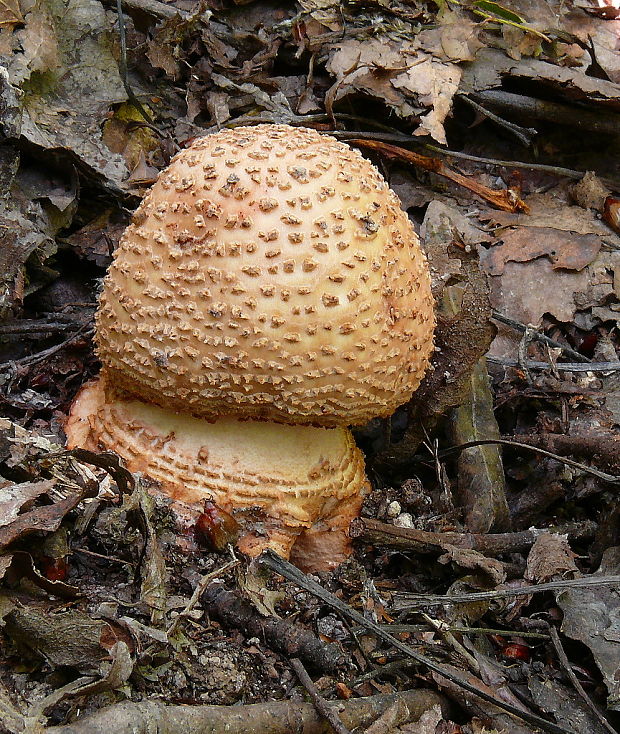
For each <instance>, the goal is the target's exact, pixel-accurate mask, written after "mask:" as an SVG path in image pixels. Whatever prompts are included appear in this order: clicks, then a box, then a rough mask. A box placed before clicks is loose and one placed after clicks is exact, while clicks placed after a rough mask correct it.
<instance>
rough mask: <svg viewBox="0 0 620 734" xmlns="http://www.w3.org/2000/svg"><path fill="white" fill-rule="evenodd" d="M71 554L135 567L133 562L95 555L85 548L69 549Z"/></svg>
mask: <svg viewBox="0 0 620 734" xmlns="http://www.w3.org/2000/svg"><path fill="white" fill-rule="evenodd" d="M71 552H72V553H82V554H83V555H85V556H92V557H93V558H99V559H100V560H102V561H112V562H113V563H120V564H121V565H123V566H135V565H136V564H135V563H134V561H124V560H123V559H122V558H117V557H116V556H104V555H103V553H95V551H91V550H86V548H71Z"/></svg>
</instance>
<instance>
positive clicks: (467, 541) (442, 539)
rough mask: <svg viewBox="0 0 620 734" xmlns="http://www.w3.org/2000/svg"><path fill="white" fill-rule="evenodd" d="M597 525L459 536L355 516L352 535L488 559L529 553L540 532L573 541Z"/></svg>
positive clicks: (408, 547)
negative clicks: (450, 549) (449, 548)
mask: <svg viewBox="0 0 620 734" xmlns="http://www.w3.org/2000/svg"><path fill="white" fill-rule="evenodd" d="M596 528H597V525H596V523H595V522H593V521H591V520H586V521H585V522H578V523H567V524H565V525H559V526H557V527H550V528H541V529H538V528H530V529H528V530H521V531H519V532H514V533H459V532H454V531H451V530H448V531H445V532H432V531H428V530H418V529H417V528H401V527H398V526H397V525H390V524H388V523H384V522H379V520H374V519H372V518H367V517H356V518H355V519H354V520H353V521H352V522H351V525H350V527H349V535H350V536H351V538H354V539H355V540H361V541H363V542H365V543H371V544H372V545H381V546H385V547H387V548H395V549H397V550H409V551H414V552H416V553H426V554H428V553H438V552H440V553H443V552H445V550H446V546H448V545H450V546H456V547H457V548H471V549H472V550H476V551H478V552H480V553H484V554H485V555H488V556H496V555H501V554H503V553H515V552H518V551H523V550H527V549H528V548H531V547H532V545H533V544H534V542H535V540H536V538H537V537H538V536H539V535H540V534H541V533H559V534H560V535H567V536H568V537H569V538H571V539H576V538H584V537H592V536H593V535H594V532H595V531H596Z"/></svg>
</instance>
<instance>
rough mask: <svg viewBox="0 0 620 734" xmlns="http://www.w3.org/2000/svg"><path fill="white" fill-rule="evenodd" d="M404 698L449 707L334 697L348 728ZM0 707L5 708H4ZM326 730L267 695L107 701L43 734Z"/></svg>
mask: <svg viewBox="0 0 620 734" xmlns="http://www.w3.org/2000/svg"><path fill="white" fill-rule="evenodd" d="M399 700H402V701H403V702H404V703H405V705H406V706H407V708H408V709H409V710H410V712H411V718H412V719H414V720H415V718H416V717H417V718H419V717H420V716H421V715H422V714H423V713H424V712H425V711H428V709H431V708H433V706H441V707H442V709H443V710H444V711H447V710H448V706H447V703H446V699H445V698H444V697H443V696H440V695H438V694H437V693H435V692H434V691H430V690H428V689H424V688H418V689H416V690H413V691H399V692H398V693H393V694H389V695H381V696H369V697H367V698H355V699H351V700H349V701H341V702H339V703H330V704H329V705H330V706H333V707H334V708H339V709H342V712H341V716H342V719H343V720H344V721H345V722H346V725H347V726H348V727H349V729H357V728H358V727H360V726H368V725H369V724H370V723H371V722H373V721H376V720H377V719H378V718H379V716H381V714H382V713H383V712H384V711H385V709H387V708H389V707H390V706H393V705H394V703H395V702H397V701H399ZM0 713H4V712H3V710H2V708H0ZM301 731H303V732H304V734H324V732H325V721H324V719H322V718H321V717H320V716H319V715H318V714H317V712H316V709H315V708H314V706H313V705H312V704H311V703H300V702H299V701H268V702H267V703H254V704H245V705H235V706H187V705H166V704H164V703H162V702H161V701H156V700H151V701H139V702H134V701H125V702H123V703H119V704H114V705H112V706H106V707H105V708H103V709H101V710H99V711H96V712H95V713H93V714H90V715H89V716H85V717H83V718H81V719H78V720H77V721H75V722H73V723H71V724H67V725H65V726H50V727H48V728H46V729H44V730H43V734H93V733H94V732H114V734H120V733H121V732H124V733H125V732H131V734H151V733H152V732H185V733H186V734H196V733H197V732H209V734H248V732H252V734H291V732H301Z"/></svg>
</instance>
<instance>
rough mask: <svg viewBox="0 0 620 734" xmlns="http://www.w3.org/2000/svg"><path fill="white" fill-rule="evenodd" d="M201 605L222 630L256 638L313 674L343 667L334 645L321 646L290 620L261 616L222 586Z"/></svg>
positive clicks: (211, 590)
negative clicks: (298, 661) (312, 670)
mask: <svg viewBox="0 0 620 734" xmlns="http://www.w3.org/2000/svg"><path fill="white" fill-rule="evenodd" d="M202 605H203V607H205V609H206V610H207V611H208V612H209V614H210V615H211V616H213V617H215V618H216V619H218V620H219V621H220V622H221V623H222V624H223V625H224V626H226V627H234V628H237V629H241V630H243V631H244V632H246V634H247V635H248V636H250V637H258V638H259V639H261V640H263V641H264V642H265V643H266V644H267V645H269V646H270V647H271V648H273V649H274V650H276V651H277V652H280V653H282V654H283V655H286V656H287V657H288V658H291V657H296V658H302V659H303V660H304V661H305V662H306V663H307V664H309V665H310V666H311V667H312V668H314V669H316V670H322V671H326V672H331V671H334V670H336V669H337V668H338V667H340V666H341V665H343V664H344V663H345V656H344V655H343V654H342V651H341V649H340V647H339V646H338V645H336V644H335V643H328V642H323V640H321V639H319V637H317V636H316V635H315V634H314V633H313V632H312V631H310V630H307V629H306V628H305V627H302V626H301V625H300V624H296V623H295V622H292V621H290V620H287V619H280V618H279V617H275V616H273V615H271V616H267V617H264V616H262V615H261V614H259V613H258V612H257V611H256V609H255V608H254V606H253V605H252V604H251V603H250V602H249V601H248V600H247V599H246V598H245V597H243V596H241V595H240V594H238V593H235V592H232V591H227V590H226V589H224V588H222V586H221V584H211V585H210V586H209V587H208V588H207V590H206V591H205V592H204V593H203V595H202Z"/></svg>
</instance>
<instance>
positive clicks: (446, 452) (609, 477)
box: [439, 438, 620, 484]
mask: <svg viewBox="0 0 620 734" xmlns="http://www.w3.org/2000/svg"><path fill="white" fill-rule="evenodd" d="M490 444H499V445H500V446H512V447H513V448H518V449H529V450H530V451H533V452H534V453H536V454H541V455H542V456H548V457H549V458H550V459H555V460H556V461H559V462H560V463H561V464H566V465H567V466H572V467H574V468H575V469H580V470H581V471H583V472H585V473H586V474H591V475H592V476H594V477H597V478H598V479H602V480H603V481H604V482H609V483H610V484H620V476H616V475H614V474H607V473H606V472H604V471H600V470H599V469H594V468H592V467H591V466H587V465H586V464H581V463H580V462H579V461H573V459H567V458H566V457H565V456H559V455H558V454H553V453H551V451H546V450H545V449H541V448H538V446H530V444H527V443H520V442H519V441H508V440H507V439H505V438H487V439H482V440H480V441H468V442H467V443H462V444H460V445H459V446H452V447H451V448H449V449H443V450H442V451H440V452H439V457H440V458H442V459H443V458H444V457H446V456H451V455H452V454H457V453H460V452H461V451H463V450H464V449H470V448H473V447H474V446H486V445H490Z"/></svg>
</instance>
